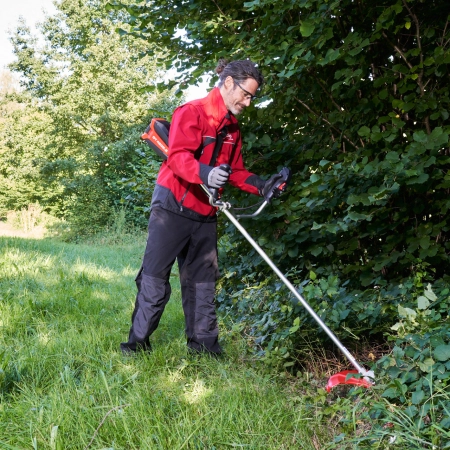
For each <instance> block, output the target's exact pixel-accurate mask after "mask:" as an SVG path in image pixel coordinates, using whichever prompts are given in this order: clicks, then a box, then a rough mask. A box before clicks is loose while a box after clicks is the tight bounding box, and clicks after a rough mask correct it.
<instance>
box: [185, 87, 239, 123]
mask: <svg viewBox="0 0 450 450" xmlns="http://www.w3.org/2000/svg"><path fill="white" fill-rule="evenodd" d="M192 103H193V104H195V103H197V104H201V105H202V106H203V108H204V110H205V113H206V115H207V116H208V121H209V123H210V125H212V126H214V128H216V129H219V128H222V127H223V126H225V125H228V124H229V123H232V122H236V119H235V118H234V116H233V114H231V113H230V112H229V111H228V110H227V107H226V106H225V102H224V101H223V98H222V94H221V93H220V89H219V88H218V87H215V88H213V89H212V90H211V91H210V92H209V93H208V95H207V96H206V97H205V98H202V99H200V100H193V101H192ZM233 119H234V120H233Z"/></svg>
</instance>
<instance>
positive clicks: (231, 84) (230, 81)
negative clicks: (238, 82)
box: [223, 75, 234, 90]
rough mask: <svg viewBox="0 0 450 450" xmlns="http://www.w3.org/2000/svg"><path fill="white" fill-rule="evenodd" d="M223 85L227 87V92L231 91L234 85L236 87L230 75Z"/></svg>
mask: <svg viewBox="0 0 450 450" xmlns="http://www.w3.org/2000/svg"><path fill="white" fill-rule="evenodd" d="M223 84H224V85H225V87H226V88H227V90H228V89H231V88H232V87H233V85H234V80H233V77H232V76H230V75H228V76H227V77H226V78H225V81H224V83H223Z"/></svg>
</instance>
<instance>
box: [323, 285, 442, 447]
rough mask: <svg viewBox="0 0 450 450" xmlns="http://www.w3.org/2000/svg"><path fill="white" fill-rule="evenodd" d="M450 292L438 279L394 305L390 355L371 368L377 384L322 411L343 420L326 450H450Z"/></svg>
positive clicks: (354, 391) (356, 391) (355, 392)
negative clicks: (404, 300)
mask: <svg viewBox="0 0 450 450" xmlns="http://www.w3.org/2000/svg"><path fill="white" fill-rule="evenodd" d="M449 293H450V290H449V288H448V280H441V281H439V282H436V283H435V284H434V286H433V287H432V286H431V285H430V284H428V285H427V286H426V288H425V289H424V290H423V292H422V294H421V295H416V296H415V300H414V301H409V302H407V303H402V304H398V322H397V323H396V324H394V325H393V326H392V327H391V330H393V331H394V332H395V333H394V334H393V335H392V336H391V335H389V338H390V339H391V340H392V345H393V348H392V351H391V352H389V354H386V355H384V356H383V357H382V358H380V359H379V360H378V361H377V362H376V364H375V366H374V368H373V369H374V371H375V376H376V380H375V381H376V384H375V385H374V386H373V388H371V389H369V390H364V391H361V390H360V389H357V390H352V393H351V394H350V396H351V397H352V398H351V399H350V400H349V399H343V398H338V399H337V400H336V403H335V404H334V405H332V406H331V407H330V408H326V409H327V411H326V414H328V415H335V414H337V413H338V414H339V415H340V416H341V417H342V416H343V418H342V421H341V425H342V427H343V433H342V434H340V435H339V436H337V437H336V438H335V442H334V444H332V445H331V446H330V447H329V448H339V449H344V448H352V449H366V448H367V449H369V448H370V449H373V448H399V449H404V448H408V449H417V450H419V449H426V448H430V449H432V448H450V433H449V432H448V429H449V427H450V370H449V369H450V323H449V315H448V311H449V307H450V295H449ZM413 303H414V304H413ZM355 400H356V401H355ZM355 417H357V423H356V421H355Z"/></svg>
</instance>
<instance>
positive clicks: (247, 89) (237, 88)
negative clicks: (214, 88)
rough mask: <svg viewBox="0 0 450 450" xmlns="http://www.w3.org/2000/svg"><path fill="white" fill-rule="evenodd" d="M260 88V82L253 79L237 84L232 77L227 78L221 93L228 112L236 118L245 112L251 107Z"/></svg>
mask: <svg viewBox="0 0 450 450" xmlns="http://www.w3.org/2000/svg"><path fill="white" fill-rule="evenodd" d="M258 87H259V86H258V82H257V81H256V80H255V79H253V78H247V79H246V80H245V81H242V82H239V83H237V82H236V81H235V80H233V78H232V77H227V78H226V80H225V82H224V84H223V85H222V86H221V89H220V91H221V94H222V98H223V101H224V103H225V106H226V107H227V109H228V111H230V112H231V113H233V114H234V115H235V116H237V115H238V114H240V113H241V112H242V111H244V109H245V108H246V107H247V106H249V105H250V102H251V101H252V97H253V96H254V95H255V94H256V90H257V89H258Z"/></svg>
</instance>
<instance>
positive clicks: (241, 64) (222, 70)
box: [216, 58, 264, 87]
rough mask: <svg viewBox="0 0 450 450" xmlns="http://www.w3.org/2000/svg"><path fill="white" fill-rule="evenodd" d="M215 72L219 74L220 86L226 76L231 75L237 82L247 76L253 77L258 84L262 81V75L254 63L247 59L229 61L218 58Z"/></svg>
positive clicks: (242, 80) (240, 81)
mask: <svg viewBox="0 0 450 450" xmlns="http://www.w3.org/2000/svg"><path fill="white" fill-rule="evenodd" d="M216 73H217V74H218V75H219V84H218V86H219V87H220V86H222V85H223V83H224V82H225V80H226V78H227V77H232V78H233V80H236V81H237V82H238V83H242V82H244V81H245V80H246V79H247V78H253V79H254V80H255V81H256V82H257V83H258V86H261V85H262V84H263V83H264V77H263V75H262V74H261V72H260V71H259V70H258V69H257V67H256V64H255V63H254V62H252V61H250V60H249V59H241V60H237V61H231V62H229V61H228V60H226V59H225V58H220V59H219V62H218V63H217V67H216Z"/></svg>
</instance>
